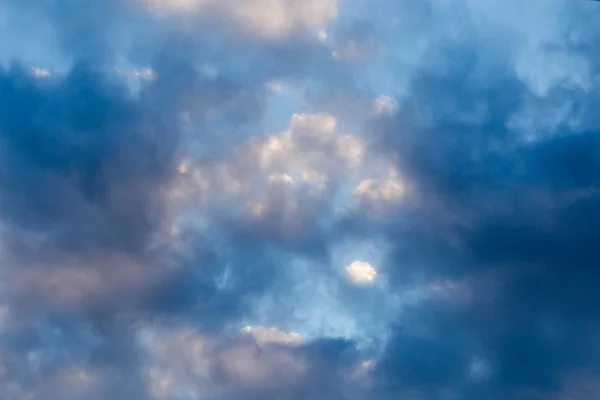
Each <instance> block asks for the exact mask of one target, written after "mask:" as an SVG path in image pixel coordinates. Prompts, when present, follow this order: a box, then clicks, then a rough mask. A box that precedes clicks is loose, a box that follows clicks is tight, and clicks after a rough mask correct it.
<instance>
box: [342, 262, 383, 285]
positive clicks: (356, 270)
mask: <svg viewBox="0 0 600 400" xmlns="http://www.w3.org/2000/svg"><path fill="white" fill-rule="evenodd" d="M346 273H347V274H348V277H349V278H350V280H352V282H354V283H359V284H360V283H369V282H372V281H373V280H374V279H375V277H376V276H377V271H375V268H373V267H372V266H371V264H369V263H367V262H364V261H354V262H353V263H352V264H350V265H348V266H347V267H346Z"/></svg>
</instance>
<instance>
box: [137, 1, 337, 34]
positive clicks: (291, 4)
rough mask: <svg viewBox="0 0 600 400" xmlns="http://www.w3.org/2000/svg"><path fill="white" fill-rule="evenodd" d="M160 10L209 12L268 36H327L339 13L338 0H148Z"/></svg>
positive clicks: (149, 3)
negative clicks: (301, 32)
mask: <svg viewBox="0 0 600 400" xmlns="http://www.w3.org/2000/svg"><path fill="white" fill-rule="evenodd" d="M146 2H147V3H148V6H149V7H150V8H151V9H152V10H155V11H157V12H177V13H183V14H186V13H190V12H191V13H194V12H199V13H203V12H208V13H211V14H215V15H218V16H220V17H224V18H225V19H226V20H228V22H229V23H232V24H235V25H237V26H239V27H240V28H241V29H242V30H244V31H246V32H249V33H251V34H257V35H260V36H264V37H267V38H279V37H282V36H287V35H289V34H290V33H293V32H294V31H297V30H306V31H308V32H309V33H310V34H312V35H316V36H317V37H321V38H325V37H326V35H327V26H328V24H329V23H330V22H331V21H332V20H333V19H335V18H336V16H337V7H338V4H337V0H308V1H304V2H295V1H290V0H250V1H240V0H227V1H216V0H175V1H168V0H146Z"/></svg>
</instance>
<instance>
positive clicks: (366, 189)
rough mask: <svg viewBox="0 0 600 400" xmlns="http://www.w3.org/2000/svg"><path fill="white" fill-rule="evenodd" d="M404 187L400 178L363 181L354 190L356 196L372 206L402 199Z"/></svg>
mask: <svg viewBox="0 0 600 400" xmlns="http://www.w3.org/2000/svg"><path fill="white" fill-rule="evenodd" d="M403 194H404V186H403V185H402V182H401V181H400V180H399V179H398V178H393V179H385V180H381V179H373V178H368V179H364V180H362V181H361V182H360V183H359V184H358V186H356V188H355V189H354V195H355V196H357V197H360V198H363V199H366V200H368V201H369V202H371V203H372V204H381V203H391V202H394V201H396V200H398V199H399V198H401V197H402V195H403Z"/></svg>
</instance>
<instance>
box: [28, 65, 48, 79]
mask: <svg viewBox="0 0 600 400" xmlns="http://www.w3.org/2000/svg"><path fill="white" fill-rule="evenodd" d="M31 74H32V75H33V76H35V77H36V78H49V77H50V76H51V75H52V74H51V73H50V71H48V70H47V69H46V68H41V67H33V68H31Z"/></svg>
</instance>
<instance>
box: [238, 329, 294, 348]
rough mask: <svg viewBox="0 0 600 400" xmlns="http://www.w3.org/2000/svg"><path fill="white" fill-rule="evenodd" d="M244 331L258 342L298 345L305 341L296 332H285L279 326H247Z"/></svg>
mask: <svg viewBox="0 0 600 400" xmlns="http://www.w3.org/2000/svg"><path fill="white" fill-rule="evenodd" d="M242 332H243V333H245V334H248V335H251V336H252V337H253V338H254V340H256V342H257V343H258V344H271V343H272V344H282V345H291V346H293V345H298V344H302V343H303V342H304V339H303V338H302V336H300V334H298V333H296V332H284V331H282V330H281V329H279V328H273V327H271V328H269V327H264V326H245V327H244V328H243V329H242Z"/></svg>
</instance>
